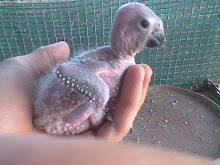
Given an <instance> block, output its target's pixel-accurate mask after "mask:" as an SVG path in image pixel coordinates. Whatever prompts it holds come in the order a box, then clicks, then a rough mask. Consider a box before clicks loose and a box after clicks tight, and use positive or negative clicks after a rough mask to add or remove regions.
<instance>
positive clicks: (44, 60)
mask: <svg viewBox="0 0 220 165" xmlns="http://www.w3.org/2000/svg"><path fill="white" fill-rule="evenodd" d="M69 55H70V48H69V46H68V44H67V43H66V42H64V41H62V42H58V43H55V44H52V45H48V46H43V47H40V48H38V49H36V50H35V51H34V52H32V53H31V54H29V55H26V56H23V57H24V60H25V63H26V65H27V67H28V69H29V71H30V72H31V73H32V74H33V75H34V77H37V78H38V77H39V76H41V75H42V74H44V73H45V72H48V71H49V70H50V69H51V68H53V67H55V66H56V65H57V64H59V63H62V62H65V61H67V59H68V58H69Z"/></svg>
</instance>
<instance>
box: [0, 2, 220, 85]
mask: <svg viewBox="0 0 220 165" xmlns="http://www.w3.org/2000/svg"><path fill="white" fill-rule="evenodd" d="M127 2H132V1H126V0H117V1H116V0H112V1H110V0H73V1H68V0H66V1H52V0H46V1H45V0H44V1H43V0H42V1H39V0H38V1H34V0H28V1H26V0H23V1H18V0H17V1H15V0H14V1H10V0H9V1H8V0H0V61H2V60H4V59H6V58H9V57H13V56H20V55H25V54H28V53H31V52H32V51H33V50H34V49H36V48H38V47H40V46H43V45H48V44H52V43H55V42H58V41H62V40H64V41H66V42H67V43H68V44H69V46H70V48H71V56H72V57H73V56H76V55H78V52H81V51H86V50H89V49H95V48H97V47H100V46H103V45H108V44H109V34H110V33H109V32H110V30H111V26H112V22H113V20H114V15H115V13H116V11H117V9H118V8H119V7H120V6H121V5H123V4H125V3H127ZM138 2H141V3H144V4H146V5H147V6H149V7H150V8H151V9H152V10H153V11H154V12H155V13H156V14H158V15H159V16H160V17H161V18H162V19H163V21H164V24H165V30H166V34H167V43H166V47H165V48H152V49H148V50H144V51H142V52H141V53H139V54H138V55H137V57H136V61H137V62H138V63H146V64H149V65H150V66H151V67H152V68H153V70H154V76H153V78H152V81H151V84H154V85H169V86H179V87H189V86H190V85H191V83H192V82H195V83H198V84H200V83H201V82H202V80H203V79H204V78H205V77H207V78H210V79H211V80H212V81H213V82H214V83H219V82H220V53H219V45H220V42H219V41H220V30H219V17H220V14H219V13H220V1H219V0H186V1H179V0H154V1H152V0H149V1H138Z"/></svg>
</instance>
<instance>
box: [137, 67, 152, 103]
mask: <svg viewBox="0 0 220 165" xmlns="http://www.w3.org/2000/svg"><path fill="white" fill-rule="evenodd" d="M140 66H142V67H143V68H144V70H145V78H144V83H143V89H142V99H141V101H140V107H141V106H142V104H143V103H144V101H145V98H146V94H147V89H148V86H149V83H150V80H151V76H152V74H153V71H152V69H151V68H150V66H148V65H146V64H140Z"/></svg>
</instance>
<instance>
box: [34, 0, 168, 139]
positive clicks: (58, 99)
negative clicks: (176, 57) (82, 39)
mask: <svg viewBox="0 0 220 165" xmlns="http://www.w3.org/2000/svg"><path fill="white" fill-rule="evenodd" d="M164 43H165V33H164V29H163V22H162V20H161V19H160V18H159V17H158V16H157V15H156V14H155V13H154V12H153V11H152V10H150V9H149V8H148V7H147V6H145V5H143V4H140V3H128V4H126V5H123V6H122V7H120V8H119V10H118V11H117V13H116V16H115V21H114V25H113V27H112V31H111V45H110V46H104V47H100V48H98V49H97V50H93V51H88V52H86V53H83V54H81V55H79V56H77V57H75V58H73V59H72V60H70V61H68V62H67V63H63V64H60V65H58V66H57V67H56V68H54V70H53V73H50V74H48V75H47V76H46V77H45V78H44V79H43V81H42V83H41V85H40V88H39V91H38V92H37V95H36V100H35V103H34V111H33V114H34V118H33V122H34V125H35V126H36V127H37V128H38V129H40V130H42V131H45V132H47V133H49V134H53V135H75V134H79V133H81V132H83V131H85V130H88V129H90V128H93V127H97V126H99V125H100V124H102V122H103V120H104V119H105V118H106V114H107V113H108V112H109V111H110V110H113V109H112V107H110V106H109V105H110V103H111V102H113V101H114V100H116V99H117V98H118V97H119V93H120V92H119V91H120V86H121V84H122V78H123V75H124V72H125V71H126V69H127V68H128V67H130V66H131V65H134V64H135V59H134V57H135V55H136V54H137V53H138V52H140V51H141V50H142V49H144V48H151V47H155V46H158V45H163V44H164ZM112 122H114V119H112Z"/></svg>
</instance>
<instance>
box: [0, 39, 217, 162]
mask: <svg viewBox="0 0 220 165" xmlns="http://www.w3.org/2000/svg"><path fill="white" fill-rule="evenodd" d="M69 53H70V50H69V47H68V45H67V44H66V43H65V42H60V43H56V44H54V45H50V46H46V47H42V48H39V49H37V50H35V51H34V52H33V53H31V54H29V55H26V56H19V57H14V58H10V59H7V60H5V61H3V62H1V63H0V70H1V72H0V98H1V99H0V146H1V149H0V164H16V165H28V164H32V165H35V164H36V165H37V164H54V165H56V164H57V165H58V164H65V165H70V164H81V165H84V164H85V165H86V164H91V165H93V164H105V165H108V164H111V165H112V164H115V165H117V164H118V165H119V164H120V165H121V164H126V165H134V164H135V165H137V164H138V165H142V164H143V165H146V164H149V165H164V164H169V165H176V164H178V165H191V164H192V165H212V164H213V165H217V164H218V162H219V161H216V162H213V161H211V160H208V159H203V158H199V157H192V156H190V155H186V154H180V153H176V152H169V151H163V150H160V149H157V148H150V147H137V146H132V145H125V144H114V143H108V142H106V141H102V140H100V139H96V140H94V139H92V138H85V137H97V136H99V137H104V139H107V140H108V141H113V142H115V141H120V140H121V139H122V138H123V137H124V136H125V135H126V134H127V132H128V131H129V130H130V126H131V125H132V123H133V121H134V119H135V117H136V115H137V113H138V110H139V109H140V107H141V105H142V103H143V102H144V100H145V95H146V92H147V87H148V84H149V81H150V78H151V75H152V70H151V69H150V67H149V66H147V65H135V66H132V67H131V68H129V69H128V70H127V71H126V75H125V80H126V81H125V83H123V86H122V94H121V97H120V100H119V102H118V103H117V108H116V111H115V113H114V114H113V117H114V120H115V126H114V127H113V126H112V125H111V124H110V123H109V122H106V123H104V125H103V126H102V127H101V128H100V129H99V130H98V132H97V133H96V134H95V133H94V132H92V131H87V132H85V133H84V135H89V136H83V137H82V136H81V137H79V136H77V137H74V138H63V137H53V136H46V134H44V133H41V132H39V131H37V130H36V129H35V128H34V127H33V125H32V108H33V107H32V99H33V95H34V84H35V83H36V80H37V79H38V78H39V77H40V76H41V75H43V74H44V73H45V72H46V71H48V70H50V68H51V67H53V66H55V65H56V64H58V63H60V62H65V61H66V60H67V59H68V57H69ZM127 91H129V93H132V95H129V94H128V93H127ZM4 134H5V135H4ZM30 135H32V136H30ZM95 135H97V136H95ZM85 153H86V159H85ZM24 155H25V157H24ZM39 158H40V159H39Z"/></svg>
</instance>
